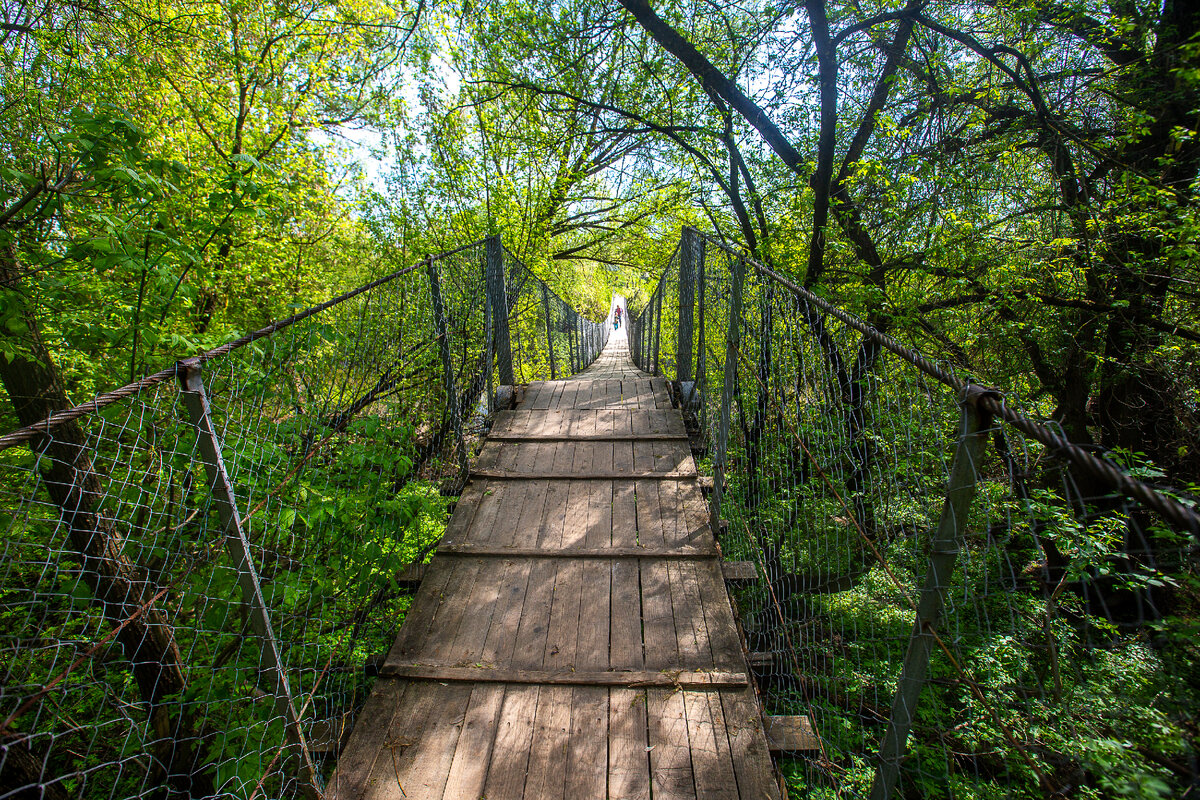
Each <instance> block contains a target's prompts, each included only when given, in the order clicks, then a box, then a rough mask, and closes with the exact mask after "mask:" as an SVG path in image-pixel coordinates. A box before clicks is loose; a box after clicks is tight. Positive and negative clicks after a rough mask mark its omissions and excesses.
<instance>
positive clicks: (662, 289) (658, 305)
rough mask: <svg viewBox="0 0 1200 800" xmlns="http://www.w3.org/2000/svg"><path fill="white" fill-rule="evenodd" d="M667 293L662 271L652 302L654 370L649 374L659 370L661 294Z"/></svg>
mask: <svg viewBox="0 0 1200 800" xmlns="http://www.w3.org/2000/svg"><path fill="white" fill-rule="evenodd" d="M666 293H667V281H666V276H665V273H664V277H663V282H662V285H660V286H659V287H658V298H657V299H656V300H655V302H654V318H655V320H656V323H655V325H654V370H653V371H652V372H651V373H650V374H651V375H657V374H659V372H660V371H661V370H660V368H659V363H658V353H659V349H658V344H659V342H660V341H661V340H662V301H663V295H664V294H666Z"/></svg>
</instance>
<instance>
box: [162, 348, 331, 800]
mask: <svg viewBox="0 0 1200 800" xmlns="http://www.w3.org/2000/svg"><path fill="white" fill-rule="evenodd" d="M179 383H180V390H181V391H180V394H182V395H183V402H184V405H185V406H187V410H188V416H189V417H190V418H191V421H192V426H193V427H194V428H195V429H196V444H197V449H198V450H199V454H200V459H201V460H202V461H203V463H204V472H205V475H206V476H207V477H208V488H209V491H210V492H211V493H212V498H213V504H214V505H215V506H216V507H217V517H218V519H219V520H220V522H221V528H222V530H223V532H224V536H225V549H226V550H227V551H228V553H229V557H230V559H231V560H232V561H233V566H234V569H236V570H237V580H238V586H239V588H240V589H241V592H242V602H244V603H245V604H246V606H247V608H248V609H249V618H250V628H251V630H253V631H254V635H255V636H256V637H257V638H258V640H259V642H260V646H261V648H262V664H263V667H264V668H265V670H266V672H268V673H269V674H270V676H271V680H272V682H273V683H274V684H275V713H276V714H278V715H279V716H280V717H282V718H283V723H284V730H285V731H286V735H287V740H288V747H287V749H288V755H287V758H286V759H285V760H284V767H283V769H284V773H285V775H290V776H297V775H298V776H299V778H300V782H301V786H302V789H303V791H304V792H305V794H306V795H308V796H309V797H320V796H321V791H320V788H319V786H318V783H317V781H318V777H317V776H318V774H319V773H318V771H317V768H316V766H315V765H314V764H313V761H312V753H311V752H310V751H309V748H308V743H307V742H306V741H305V740H304V730H303V726H302V725H301V722H300V715H299V714H298V713H297V711H296V703H295V701H294V699H293V698H292V689H291V686H290V685H289V683H288V678H287V672H286V670H285V669H284V665H283V658H282V657H281V656H280V654H279V642H278V640H277V639H276V638H275V630H274V628H273V627H272V626H271V617H270V615H269V613H268V610H267V602H266V600H265V599H264V598H263V593H262V586H261V585H260V583H259V579H258V570H257V569H255V567H254V560H253V558H252V557H251V555H250V542H249V540H248V539H247V538H246V532H245V530H244V529H243V528H242V518H241V514H240V512H239V511H238V506H237V498H236V496H235V495H234V491H233V483H232V481H230V479H229V473H228V472H227V471H226V469H225V460H224V458H223V457H222V455H221V440H220V438H219V437H218V436H217V431H216V428H215V427H214V426H213V421H212V413H211V410H210V407H209V402H208V395H207V393H206V392H205V390H204V381H203V378H202V376H201V369H200V360H199V359H195V358H193V359H189V360H187V361H184V362H182V363H181V370H180V372H179Z"/></svg>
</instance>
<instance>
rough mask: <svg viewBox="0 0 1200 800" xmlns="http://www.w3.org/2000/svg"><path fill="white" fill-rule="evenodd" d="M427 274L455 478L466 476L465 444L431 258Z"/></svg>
mask: <svg viewBox="0 0 1200 800" xmlns="http://www.w3.org/2000/svg"><path fill="white" fill-rule="evenodd" d="M425 271H426V274H427V275H428V276H429V293H430V295H431V296H432V297H433V325H434V333H436V335H437V338H438V350H439V351H440V352H441V355H442V380H443V382H444V383H445V386H446V412H447V413H448V414H449V415H450V424H451V425H452V426H453V427H454V449H455V451H456V455H457V457H458V470H459V480H460V481H461V482H465V481H466V479H467V445H466V442H465V441H464V440H463V426H462V413H461V411H460V409H459V407H458V387H457V386H456V385H455V380H454V362H453V361H452V360H451V358H450V333H449V326H448V325H447V324H446V306H445V303H443V302H442V282H441V280H440V279H439V278H438V271H437V266H435V265H434V263H433V259H428V260H427V261H426V263H425Z"/></svg>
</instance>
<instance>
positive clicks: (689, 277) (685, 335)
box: [675, 227, 699, 382]
mask: <svg viewBox="0 0 1200 800" xmlns="http://www.w3.org/2000/svg"><path fill="white" fill-rule="evenodd" d="M698 239H699V237H698V236H696V231H695V230H694V229H692V228H689V227H684V229H683V233H682V235H681V236H680V238H679V341H678V342H677V343H676V345H675V380H677V381H680V382H683V381H690V380H691V379H692V334H693V331H692V312H693V311H694V308H693V306H694V305H695V299H696V283H695V280H696V245H697V243H698V242H697V240H698Z"/></svg>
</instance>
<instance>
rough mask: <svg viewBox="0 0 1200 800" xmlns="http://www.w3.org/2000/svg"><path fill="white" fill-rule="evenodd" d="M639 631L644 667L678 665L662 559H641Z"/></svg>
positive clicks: (656, 667)
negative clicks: (641, 632) (642, 646)
mask: <svg viewBox="0 0 1200 800" xmlns="http://www.w3.org/2000/svg"><path fill="white" fill-rule="evenodd" d="M640 565H641V570H642V575H641V577H642V585H641V589H642V631H643V634H642V635H643V641H644V642H645V651H646V668H647V669H648V670H662V669H671V668H674V667H676V666H678V665H679V645H678V643H677V641H676V638H675V617H674V614H673V612H672V609H671V584H670V578H669V575H668V572H667V564H666V562H665V561H661V560H655V561H642V562H640Z"/></svg>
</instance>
